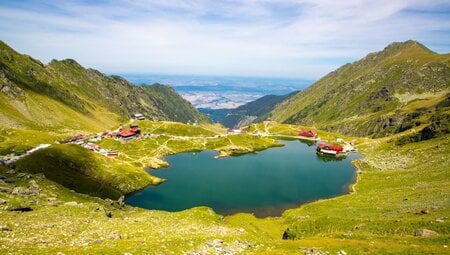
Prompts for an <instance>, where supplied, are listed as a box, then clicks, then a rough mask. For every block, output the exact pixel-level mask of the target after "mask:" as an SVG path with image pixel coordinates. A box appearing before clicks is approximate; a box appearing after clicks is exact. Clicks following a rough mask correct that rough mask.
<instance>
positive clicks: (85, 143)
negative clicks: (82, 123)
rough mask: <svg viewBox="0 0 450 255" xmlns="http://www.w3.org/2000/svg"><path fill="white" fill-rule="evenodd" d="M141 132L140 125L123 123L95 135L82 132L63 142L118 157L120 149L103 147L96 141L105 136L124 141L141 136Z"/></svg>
mask: <svg viewBox="0 0 450 255" xmlns="http://www.w3.org/2000/svg"><path fill="white" fill-rule="evenodd" d="M140 134H141V130H140V129H139V126H138V125H137V124H130V127H129V128H124V127H123V125H121V127H120V128H119V129H118V130H115V131H105V132H103V133H99V134H97V135H95V136H93V137H87V136H85V135H82V134H80V135H77V136H74V137H72V138H68V139H66V140H64V141H63V142H62V143H73V144H78V145H80V146H81V147H83V148H85V149H88V150H91V151H93V152H96V153H99V154H101V155H103V156H108V157H116V156H119V152H118V151H114V150H107V149H103V148H101V147H100V146H99V145H98V144H95V142H99V141H101V140H102V139H104V138H115V139H120V140H122V141H128V140H131V139H133V138H136V137H139V136H140Z"/></svg>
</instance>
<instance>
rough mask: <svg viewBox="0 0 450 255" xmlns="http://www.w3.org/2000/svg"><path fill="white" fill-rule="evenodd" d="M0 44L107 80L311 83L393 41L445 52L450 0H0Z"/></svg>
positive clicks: (449, 47) (449, 41)
mask: <svg viewBox="0 0 450 255" xmlns="http://www.w3.org/2000/svg"><path fill="white" fill-rule="evenodd" d="M0 39H1V40H3V41H5V42H6V43H8V44H9V45H10V46H12V47H13V48H15V49H17V50H18V51H20V52H22V53H26V54H29V55H32V56H34V57H36V58H38V59H41V60H42V61H44V62H48V61H50V60H51V59H53V58H56V59H64V58H73V59H76V60H77V61H78V62H80V63H81V64H82V65H84V66H87V67H92V68H96V69H99V70H100V71H102V72H106V73H163V74H207V75H237V76H267V77H272V76H273V77H301V78H307V79H317V78H320V77H321V76H323V75H325V74H326V73H328V72H330V71H333V70H334V69H335V68H337V67H339V66H341V65H343V64H345V63H347V62H352V61H355V60H357V59H359V58H361V57H363V56H365V55H366V54H367V53H369V52H373V51H378V50H381V49H383V48H384V47H385V46H386V45H387V44H389V43H391V42H393V41H405V40H408V39H414V40H418V41H420V42H422V43H423V44H425V45H426V46H427V47H429V48H430V49H431V50H433V51H436V52H439V53H446V52H449V51H450V1H448V0H446V1H440V0H435V1H417V0H378V1H373V0H370V1H369V0H345V1H344V0H342V1H335V0H297V1H296V0H248V1H237V0H232V1H209V0H191V1H188V0H166V1H146V0H135V1H133V0H115V1H108V0H103V1H87V0H84V1H70V0H68V1H59V0H55V1H16V0H14V1H9V0H2V1H0Z"/></svg>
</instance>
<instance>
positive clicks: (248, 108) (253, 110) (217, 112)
mask: <svg viewBox="0 0 450 255" xmlns="http://www.w3.org/2000/svg"><path fill="white" fill-rule="evenodd" d="M295 94H296V92H293V93H290V94H287V95H282V96H278V95H266V96H263V97H260V98H258V99H256V100H254V101H251V102H248V103H246V104H244V105H241V106H239V107H237V108H235V109H230V110H228V109H199V110H200V112H203V113H205V114H207V115H208V116H210V118H211V119H213V120H214V121H215V122H217V123H221V124H223V125H224V126H225V127H228V128H235V127H236V128H239V127H244V126H248V125H249V124H250V123H253V122H260V121H262V120H264V119H266V117H267V115H268V114H269V113H270V112H271V111H272V110H273V109H274V108H275V106H276V105H277V104H278V103H280V102H281V101H283V100H286V99H288V98H290V97H291V96H294V95H295Z"/></svg>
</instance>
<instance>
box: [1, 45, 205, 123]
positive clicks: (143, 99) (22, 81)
mask: <svg viewBox="0 0 450 255" xmlns="http://www.w3.org/2000/svg"><path fill="white" fill-rule="evenodd" d="M0 106H1V109H2V110H1V112H0V120H1V121H0V126H1V127H2V128H20V129H34V130H45V131H46V130H53V131H54V130H61V129H67V130H84V131H86V130H88V131H100V130H105V129H108V128H110V127H111V126H113V125H117V124H118V123H119V122H121V121H124V120H127V119H129V117H130V116H131V115H132V114H134V113H137V112H140V113H142V114H144V115H145V116H146V117H147V118H149V119H151V120H172V121H182V122H187V121H189V120H191V121H193V120H197V121H200V122H202V121H208V118H207V117H206V116H205V115H203V114H200V113H199V112H198V111H196V110H195V108H194V107H193V106H192V105H191V104H190V103H189V102H187V101H186V100H184V99H183V98H182V97H181V96H179V95H178V94H177V93H176V92H175V90H173V89H172V88H170V87H168V86H162V85H159V84H155V85H140V86H135V85H133V84H131V83H130V82H128V81H127V80H125V79H123V78H121V77H119V76H106V75H104V74H102V73H100V72H99V71H97V70H93V69H86V68H84V67H82V66H81V65H79V64H78V63H77V62H76V61H75V60H72V59H66V60H61V61H58V60H52V61H51V62H50V63H49V64H48V65H44V64H42V63H41V62H40V61H38V60H36V59H33V58H31V57H30V56H27V55H22V54H19V53H17V52H16V51H14V50H13V49H11V48H10V47H9V46H7V45H6V44H5V43H4V42H1V41H0Z"/></svg>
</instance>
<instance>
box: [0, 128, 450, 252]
mask: <svg viewBox="0 0 450 255" xmlns="http://www.w3.org/2000/svg"><path fill="white" fill-rule="evenodd" d="M272 128H274V129H279V130H281V129H289V128H290V127H284V126H283V125H281V126H275V125H274V126H273V127H272ZM321 133H322V132H321ZM332 136H333V135H332V134H331V135H330V137H332ZM390 139H391V141H390ZM449 139H450V136H449V135H447V136H444V137H441V138H435V139H431V140H428V141H423V142H418V143H410V144H407V145H403V146H396V145H395V143H394V141H393V140H394V139H393V138H389V139H377V140H370V139H367V140H366V139H364V140H365V141H366V142H365V143H363V144H361V145H360V147H359V149H360V151H361V152H362V153H363V154H364V155H365V157H364V158H363V159H361V160H359V161H357V162H355V165H356V166H357V167H358V169H359V170H360V174H359V175H358V183H357V184H356V185H355V186H354V190H355V192H353V193H351V194H349V195H345V196H340V197H336V198H333V199H327V200H321V201H317V202H314V203H310V204H307V205H304V206H302V207H300V208H298V209H292V210H288V211H286V212H285V213H284V214H283V216H282V217H280V218H265V219H256V218H254V217H253V216H251V215H249V214H237V215H234V216H229V217H226V218H225V219H223V220H222V219H221V218H220V217H218V216H216V215H214V214H212V213H211V212H210V211H209V210H207V209H204V208H194V209H190V210H186V211H183V212H180V213H166V212H159V211H148V210H142V209H137V208H131V207H126V208H125V209H124V210H118V209H117V208H114V207H110V206H108V205H105V202H103V201H102V200H98V199H95V198H90V197H87V196H84V195H79V194H76V193H71V192H68V191H67V190H66V189H64V188H62V187H59V186H58V185H56V186H58V188H54V186H55V184H51V182H49V181H46V180H42V181H39V182H38V183H39V185H40V186H41V189H42V191H41V193H44V195H40V196H31V197H20V196H11V195H5V194H4V193H0V198H2V199H5V200H7V204H6V205H7V206H14V204H18V203H24V204H27V203H29V204H31V205H32V207H33V208H35V210H34V211H33V212H29V213H14V212H8V211H5V210H4V209H5V208H4V207H3V209H1V208H2V207H1V206H0V216H1V219H2V224H4V225H7V226H9V227H10V228H11V229H12V230H13V231H11V232H7V231H3V232H0V240H1V242H2V243H3V244H5V245H4V246H0V250H1V249H3V251H5V252H15V253H27V254H30V253H31V254H32V253H36V254H39V253H42V252H46V253H48V252H56V251H63V252H64V253H66V254H77V253H78V254H79V253H80V252H82V253H89V252H90V253H94V252H96V253H113V254H114V253H117V254H123V253H124V252H131V253H133V254H140V253H148V254H158V253H159V252H162V253H169V251H172V252H174V253H175V254H181V253H182V251H205V250H206V251H209V253H214V251H215V252H217V251H216V250H215V248H214V246H212V245H211V242H212V241H213V240H214V239H217V238H218V239H221V240H223V241H224V243H223V245H222V246H221V247H222V249H232V248H233V247H234V248H233V249H235V250H237V251H239V253H245V254H299V253H300V254H301V250H300V248H301V247H317V248H319V249H320V250H322V251H328V252H330V254H335V253H336V252H337V251H339V250H344V251H346V252H347V253H348V254H445V253H448V251H447V249H448V248H445V247H444V246H443V245H445V244H448V238H449V237H450V233H449V229H450V224H449V223H448V218H446V217H448V214H449V211H450V203H449V201H448V197H447V196H448V194H449V191H450V188H449V187H450V185H449V180H450V178H449V177H450V176H449V172H448V165H449V161H448V157H447V155H448V153H449V152H450V141H449ZM4 173H5V171H3V172H2V174H4ZM28 181H29V180H28V179H24V180H23V181H21V182H19V184H20V185H24V184H26V183H27V182H28ZM19 184H17V185H19ZM4 185H12V184H2V183H1V182H0V186H4ZM15 185H16V184H15ZM48 185H50V186H48ZM49 193H55V194H56V197H57V200H61V201H77V202H82V203H83V205H82V206H79V207H73V206H66V205H61V206H47V204H49V203H54V202H48V201H47V196H48V195H45V194H49ZM33 201H41V202H40V203H38V204H35V202H33ZM103 206H104V207H106V208H107V209H108V210H111V211H112V212H113V218H107V217H106V216H105V215H104V213H103V211H102V209H101V210H98V211H97V210H95V208H96V207H100V208H101V207H103ZM421 210H428V211H429V213H428V214H421V213H420V211H421ZM36 218H39V219H40V220H39V221H36ZM439 218H441V219H443V220H444V222H438V221H436V220H437V219H439ZM30 226H31V227H30ZM287 227H289V228H290V229H291V230H292V232H291V236H295V237H296V238H298V239H297V240H286V241H284V240H281V234H282V232H283V230H284V229H286V228H287ZM421 228H426V229H430V230H434V231H436V232H438V233H439V235H438V236H434V237H415V236H414V231H415V230H416V229H421ZM49 233H51V234H49ZM117 235H120V238H118V237H117ZM208 244H209V245H208ZM241 244H244V245H241ZM248 244H250V246H249V245H248ZM230 247H231V248H230Z"/></svg>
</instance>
